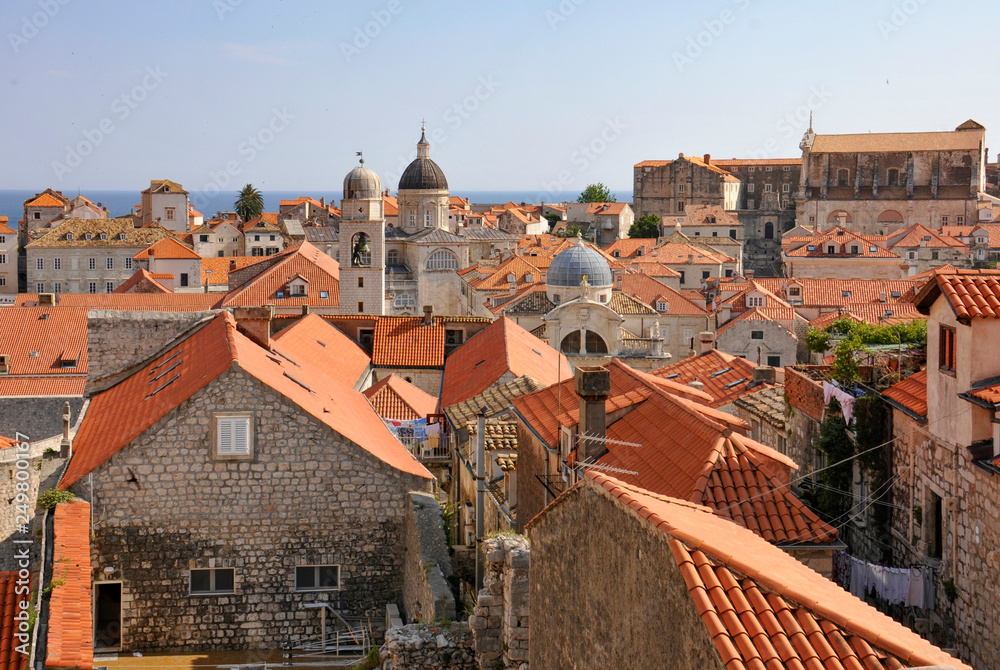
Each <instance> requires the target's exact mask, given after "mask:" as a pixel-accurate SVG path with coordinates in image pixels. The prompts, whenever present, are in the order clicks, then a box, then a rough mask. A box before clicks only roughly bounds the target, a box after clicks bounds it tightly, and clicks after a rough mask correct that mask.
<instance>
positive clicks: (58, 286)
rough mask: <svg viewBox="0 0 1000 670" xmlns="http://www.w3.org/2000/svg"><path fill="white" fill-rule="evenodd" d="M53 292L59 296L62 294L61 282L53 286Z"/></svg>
mask: <svg viewBox="0 0 1000 670" xmlns="http://www.w3.org/2000/svg"><path fill="white" fill-rule="evenodd" d="M52 292H53V293H57V294H58V293H62V284H60V283H59V282H56V283H55V284H53V285H52Z"/></svg>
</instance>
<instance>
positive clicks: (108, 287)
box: [104, 281, 115, 293]
mask: <svg viewBox="0 0 1000 670" xmlns="http://www.w3.org/2000/svg"><path fill="white" fill-rule="evenodd" d="M114 291H115V283H114V282H113V281H108V282H104V292H105V293H114Z"/></svg>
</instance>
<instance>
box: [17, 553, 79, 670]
mask: <svg viewBox="0 0 1000 670" xmlns="http://www.w3.org/2000/svg"><path fill="white" fill-rule="evenodd" d="M17 580H18V576H17V571H16V570H11V571H10V572H0V613H2V617H0V670H24V669H25V668H27V667H28V657H27V656H26V655H22V654H20V653H18V652H17V647H18V646H19V645H21V644H22V643H21V641H20V640H18V639H17V638H16V637H15V634H16V633H17V632H18V630H17V629H18V622H17V621H16V620H15V619H14V616H15V615H16V614H17V611H18V603H19V602H23V601H21V599H22V598H27V596H25V595H23V594H18V593H17V588H18V584H17ZM31 581H32V580H31V578H30V576H29V578H28V585H29V588H30V586H31ZM27 646H28V647H30V645H27ZM88 667H89V666H88Z"/></svg>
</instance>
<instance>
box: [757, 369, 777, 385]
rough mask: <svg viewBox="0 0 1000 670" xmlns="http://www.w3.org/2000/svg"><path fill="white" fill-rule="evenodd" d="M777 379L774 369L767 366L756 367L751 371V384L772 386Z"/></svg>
mask: <svg viewBox="0 0 1000 670" xmlns="http://www.w3.org/2000/svg"><path fill="white" fill-rule="evenodd" d="M775 379H777V376H776V373H775V370H774V368H772V367H770V366H767V365H758V366H757V367H755V368H754V369H753V383H754V385H757V384H773V383H775Z"/></svg>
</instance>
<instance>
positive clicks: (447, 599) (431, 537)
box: [403, 491, 455, 623]
mask: <svg viewBox="0 0 1000 670" xmlns="http://www.w3.org/2000/svg"><path fill="white" fill-rule="evenodd" d="M405 532H406V536H405V547H406V558H405V562H404V564H403V608H404V610H405V616H406V618H407V620H409V621H422V622H424V623H429V622H431V621H434V620H442V619H445V618H447V619H454V618H455V595H454V594H453V593H452V591H451V587H450V585H449V584H448V576H449V575H450V574H451V573H452V569H451V561H450V560H449V558H448V542H447V538H446V537H445V534H444V518H443V516H442V513H441V506H440V505H439V504H438V501H437V500H436V499H435V498H434V496H432V495H430V494H429V493H422V492H419V491H414V492H411V493H410V504H409V506H408V507H407V508H406V531H405Z"/></svg>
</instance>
